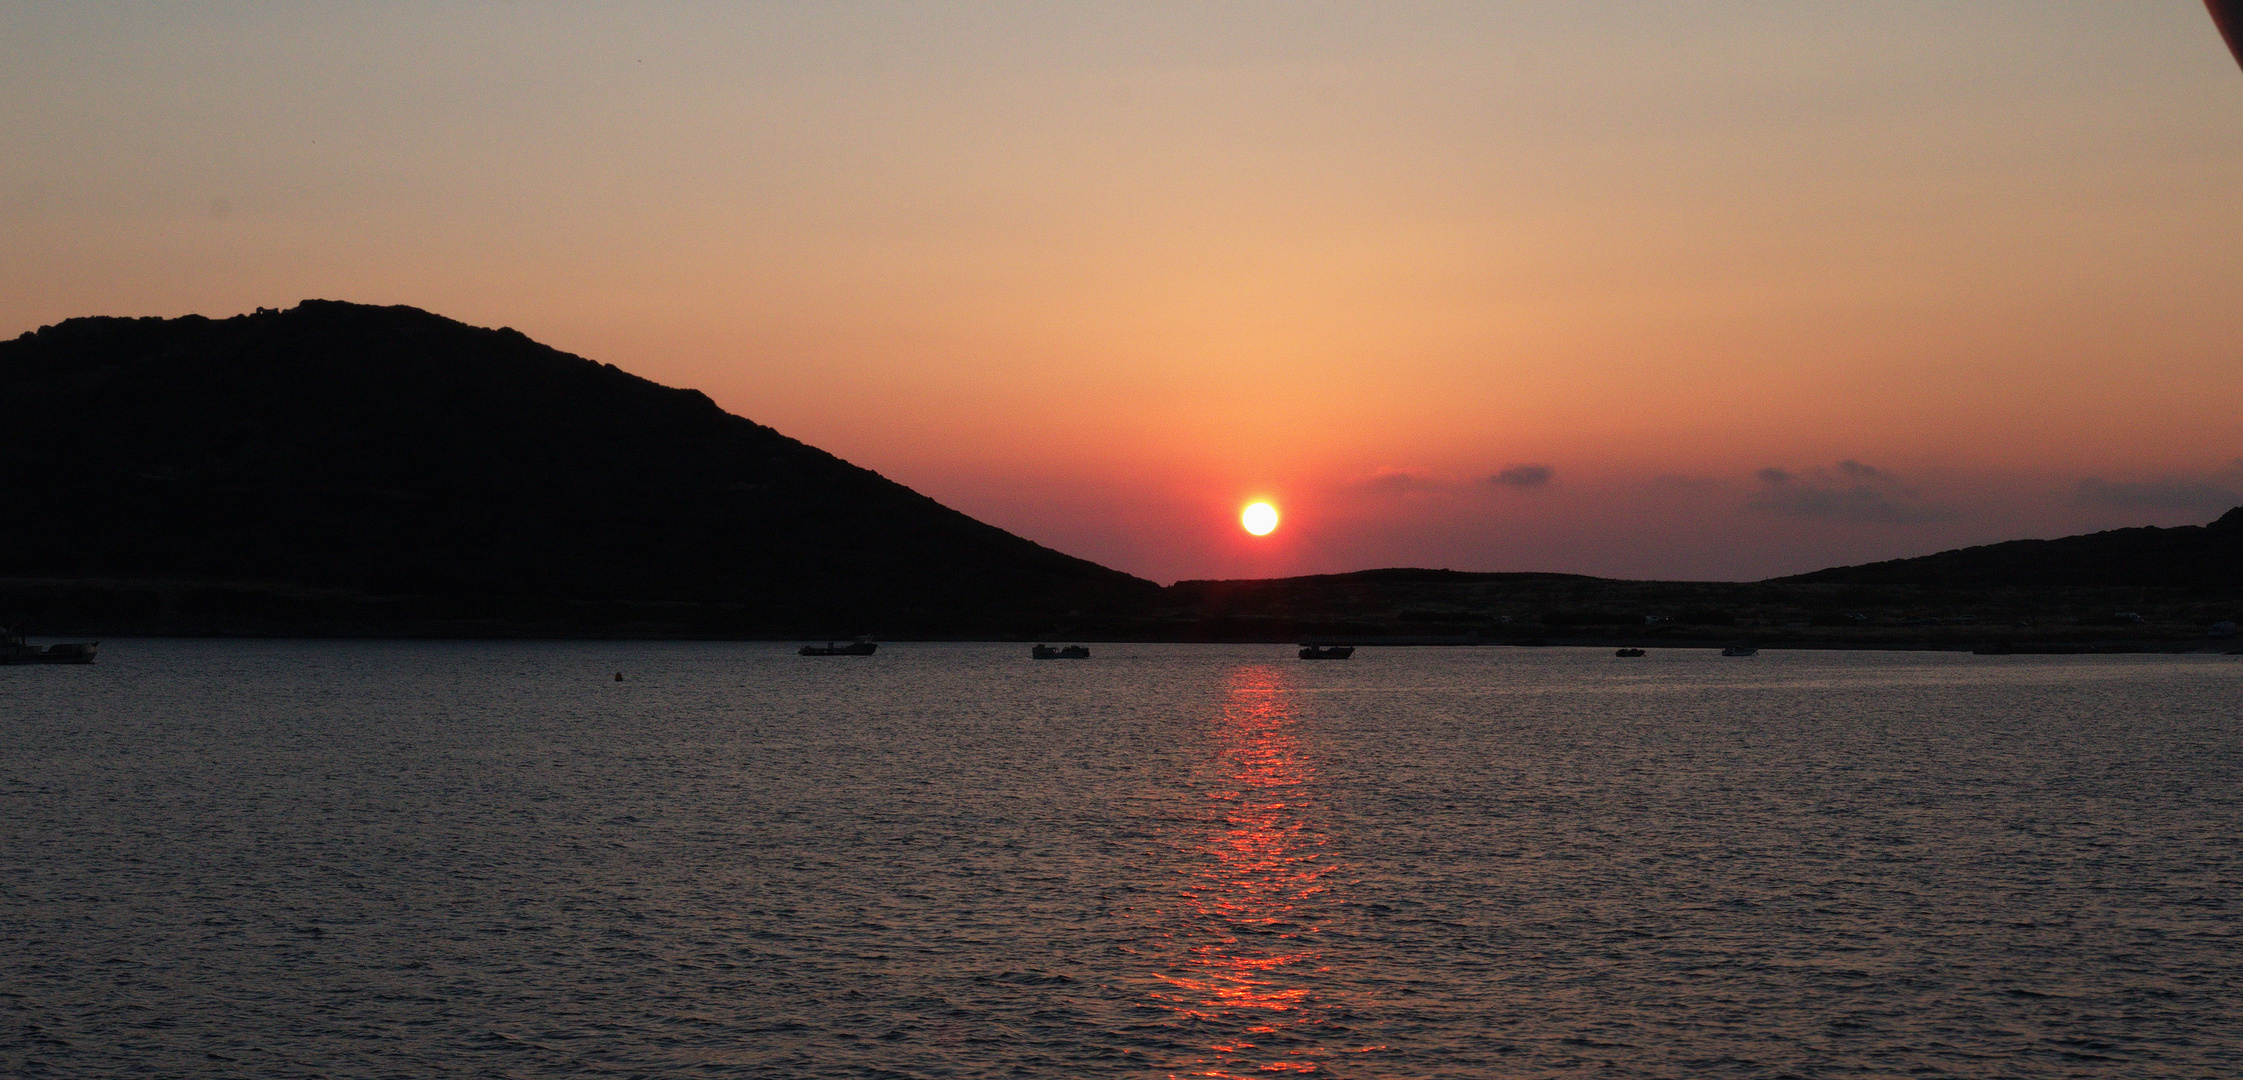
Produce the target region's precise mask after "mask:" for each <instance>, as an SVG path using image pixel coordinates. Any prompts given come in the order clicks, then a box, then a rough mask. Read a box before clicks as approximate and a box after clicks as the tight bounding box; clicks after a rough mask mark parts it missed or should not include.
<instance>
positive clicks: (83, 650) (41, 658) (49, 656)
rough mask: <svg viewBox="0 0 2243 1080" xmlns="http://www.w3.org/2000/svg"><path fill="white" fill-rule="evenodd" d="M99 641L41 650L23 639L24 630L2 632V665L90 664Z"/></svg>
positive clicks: (49, 647) (0, 645)
mask: <svg viewBox="0 0 2243 1080" xmlns="http://www.w3.org/2000/svg"><path fill="white" fill-rule="evenodd" d="M100 644H101V643H100V642H98V641H72V642H66V643H63V644H59V645H49V646H47V647H46V648H43V649H42V648H40V647H39V646H37V645H33V644H31V643H30V642H28V641H25V640H24V639H23V628H22V627H20V626H18V627H13V628H7V629H5V630H0V664H90V663H93V654H94V649H95V648H97V647H99V646H100Z"/></svg>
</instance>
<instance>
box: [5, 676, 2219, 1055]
mask: <svg viewBox="0 0 2243 1080" xmlns="http://www.w3.org/2000/svg"><path fill="white" fill-rule="evenodd" d="M1095 651H1096V656H1095V658H1094V659H1092V660H1090V661H1087V662H1066V661H1053V662H1046V663H1034V662H1031V661H1030V660H1028V659H1027V656H1026V652H1027V649H1026V646H1014V645H1005V646H982V645H890V646H884V647H883V648H882V649H881V651H880V654H879V655H878V656H875V657H871V658H869V659H858V658H834V659H805V658H802V657H797V656H794V655H791V652H790V650H787V649H782V648H780V647H777V646H772V645H759V644H674V643H624V644H615V643H565V644H552V643H526V644H489V643H317V642H181V641H124V642H111V643H109V644H107V645H105V646H104V648H103V653H102V659H101V662H100V663H99V664H97V665H95V666H94V667H92V668H20V667H19V668H0V935H4V936H0V1073H7V1074H10V1075H17V1074H21V1075H61V1076H90V1075H111V1074H118V1073H127V1072H138V1073H142V1074H147V1075H222V1076H313V1075H320V1076H367V1077H373V1076H408V1075H429V1074H441V1073H456V1074H473V1075H489V1076H513V1077H541V1076H580V1075H585V1074H603V1075H604V1074H613V1075H621V1076H629V1075H649V1076H674V1075H704V1074H706V1075H745V1076H770V1077H811V1076H850V1077H921V1076H927V1077H934V1076H998V1075H1003V1076H1094V1077H1095V1076H1151V1077H1160V1076H1168V1075H1175V1076H1271V1075H1287V1074H1298V1073H1308V1074H1311V1075H1318V1076H1337V1077H1479V1076H1567V1075H1582V1074H1590V1073H1594V1074H1596V1075H1599V1076H1620V1077H1633V1076H1770V1077H1773V1076H1812V1077H1826V1076H1855V1075H1869V1076H1896V1075H1902V1074H1921V1075H1956V1076H1989V1077H1992V1076H2096V1077H2107V1076H2160V1077H2164V1076H2204V1077H2213V1076H2235V1075H2239V1074H2243V947H2239V940H2238V932H2239V930H2243V858H2239V856H2243V749H2239V747H2238V743H2239V740H2243V660H2239V659H2237V658H2231V657H2218V656H2208V657H2177V658H2161V657H1968V656H1953V655H1932V654H1889V655H1886V654H1870V653H1829V654H1807V653H1763V654H1761V655H1760V656H1759V657H1756V658H1752V659H1748V660H1724V659H1721V658H1719V657H1716V656H1714V655H1712V654H1711V653H1706V652H1674V653H1666V654H1661V653H1657V652H1654V653H1653V655H1652V656H1651V657H1649V658H1648V659H1645V660H1639V661H1616V660H1614V659H1613V658H1612V657H1611V656H1610V654H1609V653H1607V652H1603V651H1587V650H1520V649H1495V648H1489V649H1457V650H1400V649H1384V650H1382V649H1367V650H1363V651H1362V652H1360V653H1358V654H1357V656H1356V658H1355V659H1354V660H1350V661H1346V662H1339V663H1329V662H1328V663H1303V662H1301V661H1297V660H1294V659H1292V658H1291V656H1290V652H1289V650H1285V649H1279V648H1272V647H1231V646H1222V647H1195V646H1127V645H1106V646H1098V647H1096V650H1095ZM617 670H621V671H622V672H624V674H625V675H626V681H624V682H621V683H617V682H615V681H613V675H614V672H616V671H617Z"/></svg>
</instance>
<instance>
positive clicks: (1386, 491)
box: [1358, 469, 1452, 495]
mask: <svg viewBox="0 0 2243 1080" xmlns="http://www.w3.org/2000/svg"><path fill="white" fill-rule="evenodd" d="M1358 486H1359V487H1361V488H1363V489H1364V490H1366V491H1371V492H1375V493H1378V494H1382V495H1404V494H1408V493H1410V492H1413V491H1447V490H1449V489H1450V487H1451V486H1452V485H1450V484H1449V483H1447V482H1445V481H1443V480H1441V479H1440V478H1438V477H1435V476H1433V475H1432V474H1430V473H1427V472H1423V471H1421V470H1418V469H1380V470H1379V471H1378V472H1375V473H1372V474H1371V476H1370V478H1369V479H1366V480H1363V481H1361V482H1360V483H1359V484H1358Z"/></svg>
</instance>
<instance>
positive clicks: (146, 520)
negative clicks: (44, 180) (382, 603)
mask: <svg viewBox="0 0 2243 1080" xmlns="http://www.w3.org/2000/svg"><path fill="white" fill-rule="evenodd" d="M0 390H4V393H0V460H4V461H5V462H7V467H6V469H5V470H0V500H4V501H0V505H5V506H6V507H7V527H6V529H5V531H4V533H0V576H11V577H53V578H95V577H108V578H116V577H161V578H171V579H192V580H208V581H233V582H245V581H246V582H266V583H285V584H294V585H307V586H322V587H330V588H341V589H352V590H363V591H365V592H368V593H374V594H388V595H418V596H446V597H464V598H483V600H485V601H487V603H486V604H485V605H484V606H485V607H486V608H487V609H488V610H491V611H494V612H496V611H504V610H506V609H507V605H508V602H510V601H514V600H526V599H537V600H543V601H552V600H567V601H569V602H572V603H581V602H632V603H640V604H644V603H650V602H651V603H669V604H683V605H721V606H723V607H724V609H725V610H726V612H727V614H726V615H725V616H724V618H723V619H722V620H721V621H722V622H724V623H726V624H727V625H729V626H732V627H734V628H747V627H754V626H767V627H770V628H774V629H778V628H790V627H803V626H823V627H840V626H858V627H863V628H867V629H871V628H878V629H881V630H883V631H888V632H892V631H897V630H903V629H917V630H925V631H935V632H949V631H963V630H971V629H978V628H983V627H986V626H989V625H991V624H992V623H993V621H994V622H1002V621H1004V620H1007V619H1010V618H1015V617H1019V616H1023V615H1034V614H1038V613H1060V614H1064V613H1065V612H1066V611H1068V610H1072V609H1083V608H1099V607H1104V606H1107V605H1112V604H1128V603H1131V602H1133V601H1134V598H1138V597H1142V596H1146V595H1150V594H1151V593H1152V591H1153V589H1154V587H1153V585H1152V584H1151V583H1150V582H1145V581H1141V580H1139V579H1137V578H1133V577H1130V576H1128V575H1126V574H1122V573H1119V572H1117V571H1113V570H1108V569H1106V568H1104V567H1101V566H1098V565H1096V564H1094V563H1090V562H1086V561H1084V560H1081V559H1076V558H1073V557H1070V556H1067V555H1063V554H1061V553H1059V552H1056V551H1052V550H1050V549H1048V548H1044V547H1041V546H1039V545H1036V544H1033V543H1031V542H1029V541H1027V540H1023V539H1021V538H1019V537H1017V536H1013V535H1011V534H1010V533H1006V532H1004V531H1003V530H1000V529H997V528H994V527H992V526H989V525H985V524H982V523H981V522H978V521H975V520H973V519H971V518H969V517H967V516H965V515H963V514H960V513H958V512H956V511H954V510H950V509H948V508H946V507H943V506H941V505H939V504H937V503H936V502H935V501H934V500H932V499H929V498H927V497H925V496H923V495H920V494H918V493H916V492H913V491H911V490H909V489H907V488H905V487H903V486H901V485H899V484H896V483H893V482H891V481H888V480H886V479H883V478H882V477H880V476H879V475H877V474H875V473H872V472H870V471H867V470H865V469H861V468H858V467H856V466H854V465H851V464H849V463H848V462H845V461H842V460H840V459H839V458H836V457H834V456H832V455H831V454H827V453H825V452H824V451H821V450H818V449H816V448H814V447H810V446H805V445H803V444H802V443H799V442H796V441H795V440H793V439H789V438H787V437H785V436H783V435H780V434H779V433H777V432H775V431H773V430H771V429H770V428H767V427H763V426H761V425H758V424H755V423H752V422H750V421H747V420H744V419H741V418H739V417H736V416H732V415H729V414H727V413H725V412H724V411H723V410H721V409H719V408H717V406H716V405H715V403H713V402H711V401H710V400H709V399H708V398H707V397H706V396H704V395H702V394H700V393H698V392H696V391H692V390H677V389H671V388H668V387H663V386H659V385H657V384H655V383H652V382H649V381H647V380H645V379H641V378H638V377H636V376H633V375H629V374H626V373H624V372H622V371H619V370H617V369H616V368H615V367H614V366H613V365H601V364H598V363H595V362H593V361H590V360H585V359H582V358H580V357H576V356H571V355H569V354H566V353H562V352H559V351H556V350H554V349H550V348H547V347H545V346H543V345H539V344H538V343H536V342H534V341H531V340H530V339H529V338H527V337H525V336H523V335H522V334H520V333H517V332H515V331H513V330H487V329H479V328H475V327H470V326H466V325H463V324H460V323H457V322H453V321H451V320H449V319H444V318H440V317H438V316H435V315H431V314H429V313H427V312H423V311H419V310H415V309H413V308H406V307H370V306H364V305H357V304H346V303H337V302H331V301H316V300H314V301H305V302H304V303H303V304H302V305H300V306H298V307H296V308H294V309H291V310H288V311H279V312H267V311H260V312H258V313H257V314H254V315H243V316H237V317H234V318H230V319H223V320H210V319H205V318H201V317H199V316H188V317H185V318H180V319H169V320H166V319H113V318H90V319H73V320H70V321H68V322H64V323H61V324H58V325H55V326H49V327H45V328H43V329H41V330H39V331H37V332H36V333H30V334H25V335H23V336H22V337H19V338H17V339H16V340H14V341H12V342H6V343H0ZM470 607H472V605H470ZM453 610H468V609H466V608H457V607H455V608H454V609H453Z"/></svg>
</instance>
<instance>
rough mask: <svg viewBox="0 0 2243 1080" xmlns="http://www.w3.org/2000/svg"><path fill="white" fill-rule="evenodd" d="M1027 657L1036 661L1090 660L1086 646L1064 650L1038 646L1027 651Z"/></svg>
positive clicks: (1071, 646) (1067, 647) (1073, 646)
mask: <svg viewBox="0 0 2243 1080" xmlns="http://www.w3.org/2000/svg"><path fill="white" fill-rule="evenodd" d="M1028 655H1030V656H1032V657H1035V658H1036V659H1038V660H1088V659H1090V647H1089V646H1087V645H1068V646H1066V647H1064V648H1058V649H1054V648H1052V647H1051V646H1049V645H1042V644H1039V645H1037V646H1036V647H1035V648H1033V649H1030V650H1028Z"/></svg>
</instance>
